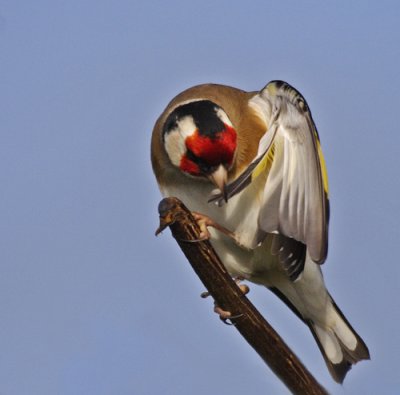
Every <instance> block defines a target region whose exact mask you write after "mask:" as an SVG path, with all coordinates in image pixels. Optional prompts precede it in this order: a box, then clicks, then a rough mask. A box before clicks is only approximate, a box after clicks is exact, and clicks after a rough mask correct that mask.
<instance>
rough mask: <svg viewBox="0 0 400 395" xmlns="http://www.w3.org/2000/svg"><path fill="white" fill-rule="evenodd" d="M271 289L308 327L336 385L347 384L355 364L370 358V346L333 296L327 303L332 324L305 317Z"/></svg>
mask: <svg viewBox="0 0 400 395" xmlns="http://www.w3.org/2000/svg"><path fill="white" fill-rule="evenodd" d="M269 289H270V290H271V291H272V292H273V293H275V294H276V295H277V296H278V297H279V298H280V299H282V300H283V301H284V302H285V303H286V304H287V305H288V306H289V307H290V309H291V310H292V311H293V312H294V313H295V314H296V315H297V316H298V317H299V318H300V319H301V320H302V321H303V322H304V323H305V324H306V325H308V327H309V328H310V330H311V333H312V334H313V336H314V338H315V340H316V342H317V344H318V347H319V349H320V351H321V353H322V356H323V357H324V360H325V363H326V365H327V367H328V370H329V373H330V374H331V376H332V377H333V379H334V380H335V381H336V382H338V383H342V382H343V380H344V378H345V376H346V374H347V372H348V371H349V370H350V369H351V367H352V365H354V364H355V363H357V362H359V361H361V360H363V359H370V355H369V351H368V347H367V346H366V344H365V343H364V341H363V340H362V339H361V337H360V336H359V335H358V334H357V332H356V331H355V330H354V329H353V327H352V326H351V325H350V323H349V322H348V321H347V319H346V317H345V316H344V315H343V313H342V312H341V311H340V309H339V308H338V307H337V305H336V303H335V302H334V300H333V299H332V297H330V303H328V304H327V312H326V314H327V316H329V318H330V319H329V323H328V322H315V321H313V320H311V319H308V318H306V317H304V316H303V315H302V314H301V313H300V312H299V310H298V309H297V308H296V307H295V306H294V304H293V303H291V301H290V300H289V299H288V298H287V297H286V296H285V294H284V293H283V292H282V291H280V290H279V289H278V288H275V287H270V288H269ZM329 296H330V295H329Z"/></svg>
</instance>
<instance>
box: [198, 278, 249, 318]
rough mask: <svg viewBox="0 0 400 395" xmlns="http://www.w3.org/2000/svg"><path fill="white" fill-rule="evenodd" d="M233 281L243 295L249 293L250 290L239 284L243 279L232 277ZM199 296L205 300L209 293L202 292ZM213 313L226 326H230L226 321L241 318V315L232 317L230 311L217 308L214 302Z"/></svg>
mask: <svg viewBox="0 0 400 395" xmlns="http://www.w3.org/2000/svg"><path fill="white" fill-rule="evenodd" d="M233 279H234V280H235V283H236V284H237V286H238V287H239V289H240V290H241V291H242V292H243V294H244V295H247V294H248V293H249V292H250V288H249V287H248V286H247V285H246V284H240V282H241V281H243V280H244V278H243V277H241V276H237V277H234V278H233ZM200 296H201V297H202V298H207V297H209V296H210V293H209V292H207V291H206V292H202V293H201V294H200ZM214 312H215V313H217V314H218V315H219V318H220V319H221V321H223V322H224V323H225V324H227V325H230V324H229V323H228V322H227V320H229V319H234V318H239V317H240V316H241V314H239V315H234V316H233V315H232V313H231V312H230V311H226V310H224V309H222V308H221V307H220V306H218V304H217V303H216V302H214Z"/></svg>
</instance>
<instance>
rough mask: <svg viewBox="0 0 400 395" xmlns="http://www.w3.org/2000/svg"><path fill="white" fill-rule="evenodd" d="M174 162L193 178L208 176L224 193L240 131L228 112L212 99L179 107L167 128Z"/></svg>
mask: <svg viewBox="0 0 400 395" xmlns="http://www.w3.org/2000/svg"><path fill="white" fill-rule="evenodd" d="M163 143H164V147H165V150H166V152H167V154H168V157H169V159H170V160H171V162H172V164H173V165H174V166H176V167H177V168H179V169H180V170H181V171H182V172H183V173H185V174H187V175H189V176H192V177H201V178H208V179H209V180H210V181H212V182H213V183H214V184H215V185H216V186H217V187H218V189H220V191H221V192H222V193H223V194H224V193H225V184H226V182H227V174H228V171H229V170H230V168H231V167H232V164H233V160H234V156H235V152H236V131H235V130H234V128H233V126H232V123H231V121H230V120H229V118H228V116H227V114H226V113H225V111H224V110H223V109H222V108H221V107H220V106H218V105H217V104H215V103H213V102H212V101H210V100H197V101H191V102H189V103H185V104H182V105H180V106H178V107H176V108H175V109H174V110H173V111H172V112H171V113H170V114H169V116H168V117H167V119H166V121H165V123H164V127H163Z"/></svg>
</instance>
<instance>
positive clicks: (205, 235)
mask: <svg viewBox="0 0 400 395" xmlns="http://www.w3.org/2000/svg"><path fill="white" fill-rule="evenodd" d="M192 215H193V217H194V219H195V220H196V222H197V224H198V225H199V227H200V237H199V238H200V240H208V239H209V238H210V236H211V235H210V232H209V231H208V229H207V227H209V226H211V227H213V228H214V229H217V230H218V231H220V232H221V233H223V234H224V235H226V236H228V237H230V238H232V239H233V240H234V241H235V242H237V240H236V235H235V233H233V232H231V231H230V230H229V229H226V228H224V227H223V226H221V225H220V224H217V223H216V222H215V221H214V220H213V219H212V218H210V217H208V216H207V215H204V214H200V213H197V212H195V211H193V212H192Z"/></svg>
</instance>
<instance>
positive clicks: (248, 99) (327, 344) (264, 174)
mask: <svg viewBox="0 0 400 395" xmlns="http://www.w3.org/2000/svg"><path fill="white" fill-rule="evenodd" d="M151 158H152V165H153V170H154V173H155V176H156V178H157V182H158V185H159V187H160V190H161V192H162V194H163V195H164V196H176V197H178V198H179V199H181V200H182V201H183V202H184V204H185V205H187V207H188V208H189V209H190V210H193V211H195V212H196V213H197V214H196V218H197V220H198V222H199V224H200V225H201V228H202V235H203V236H204V237H208V236H210V241H211V243H212V245H213V247H214V248H215V250H216V251H217V253H218V255H219V256H220V258H221V260H222V262H223V263H224V265H225V266H226V268H227V269H228V271H229V273H230V274H231V275H232V276H240V277H242V278H245V279H247V280H249V281H252V282H254V283H257V284H262V285H264V286H266V287H267V288H269V289H270V290H271V291H272V292H273V293H275V294H276V295H277V296H278V297H279V298H280V299H282V301H283V302H285V303H286V304H287V305H288V306H289V307H290V308H291V309H292V311H293V312H294V313H295V314H296V315H297V316H298V317H299V318H300V319H301V320H302V321H303V322H304V323H305V324H306V325H307V326H308V327H309V328H310V330H311V332H312V334H313V336H314V338H315V340H316V341H317V343H318V346H319V348H320V350H321V352H322V355H323V357H324V359H325V362H326V364H327V366H328V369H329V372H330V373H331V375H332V377H333V378H334V380H336V381H337V382H342V381H343V380H344V377H345V375H346V373H347V372H348V370H349V369H350V368H351V366H352V365H353V364H355V363H356V362H358V361H360V360H362V359H369V351H368V348H367V346H366V344H365V343H364V341H363V340H362V339H361V337H360V336H359V335H358V334H357V333H356V332H355V330H354V329H353V328H352V327H351V325H350V324H349V322H348V321H347V319H346V318H345V317H344V315H343V314H342V312H341V311H340V310H339V308H338V307H337V306H336V304H335V302H334V301H333V299H332V297H331V296H330V294H329V293H328V291H327V289H326V287H325V284H324V280H323V276H322V273H321V269H320V265H321V264H322V263H324V261H325V260H326V257H327V252H328V222H329V197H328V179H327V172H326V168H325V162H324V158H323V155H322V150H321V146H320V140H319V136H318V133H317V129H316V127H315V124H314V121H313V119H312V116H311V112H310V109H309V107H308V105H307V103H306V101H305V99H304V98H303V96H302V95H301V94H300V93H299V92H298V91H297V90H296V89H295V88H293V87H292V86H290V85H289V84H288V83H286V82H283V81H271V82H269V83H268V84H267V85H266V86H265V87H264V88H263V89H262V90H260V91H259V92H245V91H242V90H239V89H236V88H232V87H229V86H224V85H216V84H205V85H199V86H195V87H192V88H189V89H187V90H185V91H184V92H182V93H180V94H179V95H177V96H176V97H175V98H174V99H173V100H172V101H171V102H170V103H169V104H168V106H167V108H166V109H165V110H164V112H163V113H162V114H161V116H160V117H159V118H158V120H157V122H156V124H155V127H154V130H153V135H152V143H151ZM208 229H209V230H208Z"/></svg>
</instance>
